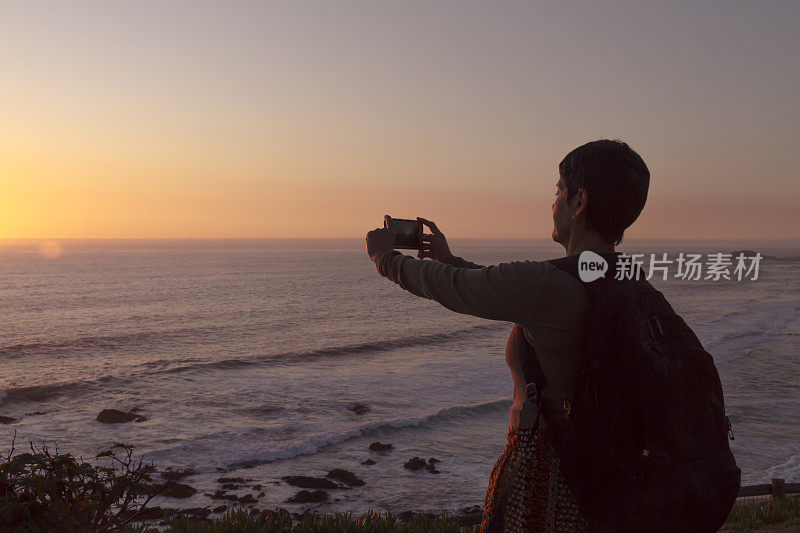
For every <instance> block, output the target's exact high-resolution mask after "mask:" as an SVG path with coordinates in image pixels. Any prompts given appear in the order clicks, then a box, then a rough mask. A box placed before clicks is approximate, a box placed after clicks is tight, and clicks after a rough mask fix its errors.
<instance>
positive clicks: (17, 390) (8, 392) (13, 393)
mask: <svg viewBox="0 0 800 533" xmlns="http://www.w3.org/2000/svg"><path fill="white" fill-rule="evenodd" d="M117 379H119V378H115V377H114V376H105V377H102V378H100V379H96V380H79V381H71V382H66V383H50V384H47V385H32V386H30V387H14V388H8V389H5V390H0V399H5V400H6V402H7V403H10V402H19V401H28V402H42V401H44V400H48V399H50V398H55V397H57V396H63V395H64V394H70V393H75V392H79V393H83V392H86V391H88V390H91V389H93V388H95V387H97V386H100V385H106V384H107V383H109V382H111V381H115V380H117Z"/></svg>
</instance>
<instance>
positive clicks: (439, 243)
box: [417, 217, 454, 264]
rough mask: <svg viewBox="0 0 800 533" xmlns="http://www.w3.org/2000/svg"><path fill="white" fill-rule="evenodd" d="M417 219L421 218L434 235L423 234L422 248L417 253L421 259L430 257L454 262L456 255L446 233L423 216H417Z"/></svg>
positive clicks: (448, 262) (443, 261)
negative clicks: (449, 244)
mask: <svg viewBox="0 0 800 533" xmlns="http://www.w3.org/2000/svg"><path fill="white" fill-rule="evenodd" d="M417 220H419V221H420V222H421V223H422V224H423V225H424V226H428V228H430V230H431V232H432V235H428V234H427V233H424V234H423V235H422V248H420V250H419V252H418V253H417V257H418V258H420V259H424V258H426V257H430V258H431V259H434V260H436V261H440V262H442V263H447V264H450V263H452V262H453V259H454V256H453V253H452V252H451V251H450V246H448V245H447V239H446V238H445V236H444V233H442V231H441V230H440V229H439V228H437V227H436V224H435V223H434V222H431V221H430V220H427V219H424V218H422V217H417Z"/></svg>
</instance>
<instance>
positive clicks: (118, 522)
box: [0, 442, 800, 533]
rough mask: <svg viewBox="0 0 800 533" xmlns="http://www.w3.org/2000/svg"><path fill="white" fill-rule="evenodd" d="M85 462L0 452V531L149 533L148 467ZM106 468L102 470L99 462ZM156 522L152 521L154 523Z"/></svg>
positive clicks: (447, 520) (789, 514)
mask: <svg viewBox="0 0 800 533" xmlns="http://www.w3.org/2000/svg"><path fill="white" fill-rule="evenodd" d="M96 459H97V462H98V463H100V464H89V463H86V462H83V461H82V460H76V459H75V457H73V456H72V455H70V454H59V453H58V450H56V452H55V453H51V452H50V451H49V450H48V449H47V447H46V446H36V445H35V444H34V443H32V442H31V443H30V451H29V452H25V453H17V454H16V455H15V454H14V444H13V442H12V445H11V450H10V451H9V452H8V453H7V454H5V455H3V454H1V453H0V530H2V531H65V532H71V531H81V532H83V531H97V532H116V531H125V532H135V533H143V532H146V531H148V530H152V531H155V530H154V529H153V528H152V525H149V524H147V523H140V524H135V523H134V522H136V521H138V520H141V519H142V518H144V517H147V518H148V519H149V522H151V523H152V521H153V519H154V518H156V519H157V518H160V517H161V516H162V515H164V513H163V512H162V511H161V510H159V509H158V508H156V509H147V508H146V506H147V504H148V503H149V501H150V499H152V497H153V496H155V495H157V494H159V493H160V492H161V491H162V490H164V489H165V488H167V486H168V485H169V484H170V481H168V482H167V483H165V484H164V485H163V486H160V487H158V486H156V487H155V490H154V485H152V484H151V482H152V479H151V477H150V473H152V472H153V467H152V465H144V464H143V462H142V459H139V460H138V461H135V460H134V459H133V455H132V448H131V447H130V446H127V445H124V444H115V445H114V446H112V447H110V448H109V449H108V450H105V451H103V452H101V453H99V454H97V457H96ZM104 462H105V463H106V464H102V463H104ZM163 518H164V521H165V522H161V524H162V525H161V526H160V529H162V530H163V529H166V530H167V531H174V532H189V531H192V532H195V531H196V532H199V533H227V532H231V533H233V532H244V533H249V532H253V533H256V532H258V533H261V532H264V533H267V532H268V533H278V532H281V533H282V532H292V533H310V532H331V533H333V532H337V533H340V532H343V533H348V532H353V533H356V532H358V533H362V532H363V533H383V532H390V531H392V532H393V531H399V532H401V533H422V532H425V533H428V532H443V533H473V532H477V531H478V530H479V529H480V528H479V526H477V525H474V526H459V525H458V520H457V519H456V517H455V516H453V515H448V514H447V513H445V514H441V515H438V516H433V515H429V514H414V515H412V516H411V517H402V518H406V519H405V520H403V519H401V516H399V515H396V514H392V513H387V514H385V515H383V514H378V513H374V512H369V513H367V514H366V515H363V516H356V517H354V516H352V514H351V513H349V512H348V513H341V512H337V513H334V514H333V515H318V514H315V513H309V514H306V515H305V516H304V517H303V519H302V521H301V522H299V523H297V524H295V523H294V521H293V520H292V518H291V516H290V515H289V513H288V511H286V510H285V509H276V510H274V511H247V510H244V509H239V510H229V511H227V512H226V513H225V514H224V515H223V516H221V517H219V518H216V519H213V520H208V519H190V518H186V517H183V516H175V515H174V514H173V515H172V516H167V515H164V516H163ZM158 522H160V520H158ZM798 523H800V498H786V499H784V500H781V501H772V500H770V501H761V502H748V503H742V504H737V505H735V506H734V508H733V510H732V511H731V514H730V516H729V517H728V520H727V522H726V523H725V526H724V529H735V530H742V531H748V530H755V529H759V528H763V527H766V526H781V525H783V526H788V525H794V524H798Z"/></svg>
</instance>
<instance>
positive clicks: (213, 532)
mask: <svg viewBox="0 0 800 533" xmlns="http://www.w3.org/2000/svg"><path fill="white" fill-rule="evenodd" d="M167 525H168V529H167V530H168V531H171V532H176V533H183V532H187V533H188V532H193V533H194V532H197V533H234V532H237V533H240V532H241V533H279V532H280V533H284V532H293V533H312V532H322V533H327V532H330V533H334V532H336V533H390V532H395V531H397V532H401V533H423V532H424V533H433V532H442V533H459V532H463V531H477V526H474V527H470V528H459V526H458V523H457V521H456V520H455V517H451V516H447V515H446V514H443V515H441V516H440V517H437V518H428V517H425V516H422V515H415V516H414V517H412V518H411V519H409V520H407V521H405V522H402V521H400V520H399V519H398V517H397V516H396V515H393V514H391V513H387V514H386V515H380V514H377V513H372V512H370V513H367V514H366V515H364V516H359V517H353V516H352V515H351V514H350V513H339V512H337V513H335V514H334V515H331V516H328V515H326V516H316V515H313V514H309V515H307V516H306V517H304V518H303V521H302V522H300V523H298V524H293V523H292V519H291V517H290V516H289V515H288V513H278V512H276V511H266V512H262V513H251V512H248V511H244V510H237V511H228V512H227V513H225V515H224V516H222V517H221V518H218V519H216V520H210V521H204V520H190V519H186V518H175V519H172V520H167ZM147 530H148V529H147V526H145V525H141V526H139V527H137V528H130V529H129V531H131V532H136V533H143V532H145V531H147Z"/></svg>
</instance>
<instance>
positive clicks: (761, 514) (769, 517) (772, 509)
mask: <svg viewBox="0 0 800 533" xmlns="http://www.w3.org/2000/svg"><path fill="white" fill-rule="evenodd" d="M798 522H800V498H797V497H795V498H786V499H784V500H777V501H773V500H767V501H761V502H748V503H742V504H738V503H737V504H736V505H734V506H733V509H732V510H731V514H730V516H728V520H727V521H726V522H725V525H724V526H723V527H724V528H725V529H738V530H742V531H751V530H755V529H759V528H762V527H765V526H789V525H794V524H797V523H798Z"/></svg>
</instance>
